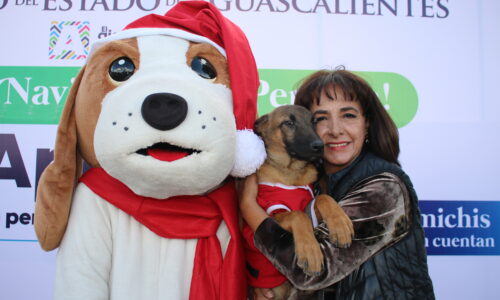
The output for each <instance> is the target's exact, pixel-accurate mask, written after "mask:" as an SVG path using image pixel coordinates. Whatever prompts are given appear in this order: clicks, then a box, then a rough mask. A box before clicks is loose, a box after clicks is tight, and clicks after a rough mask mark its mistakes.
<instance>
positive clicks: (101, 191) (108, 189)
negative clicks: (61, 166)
mask: <svg viewBox="0 0 500 300" xmlns="http://www.w3.org/2000/svg"><path fill="white" fill-rule="evenodd" d="M144 180H147V179H144ZM80 181H81V182H83V183H84V184H85V185H86V186H88V187H89V188H90V189H91V190H92V191H93V192H94V193H96V194H97V195H99V196H100V197H101V198H103V199H105V200H106V201H108V202H109V203H111V204H113V205H114V206H116V207H117V208H119V209H121V210H123V211H124V212H126V213H127V214H129V215H131V216H133V217H134V218H135V219H136V220H137V221H139V222H140V223H141V224H143V225H144V226H146V227H147V228H149V229H150V230H151V231H153V232H154V233H156V234H158V235H159V236H162V237H166V238H175V239H193V238H196V239H199V240H198V243H197V245H196V255H195V258H194V267H193V276H192V278H191V288H190V292H189V299H190V300H199V299H208V300H219V299H221V300H222V299H224V300H240V299H241V300H243V299H246V289H247V286H246V281H245V271H244V267H245V258H244V253H243V247H242V244H241V236H240V230H239V226H238V215H237V211H238V210H237V196H236V191H235V188H234V182H233V181H229V182H227V183H226V184H224V185H223V186H222V187H220V188H218V189H216V190H215V191H213V192H211V193H209V194H208V195H203V196H176V197H170V198H168V199H165V200H158V199H154V198H149V197H143V196H139V195H137V194H135V193H134V192H132V190H130V189H129V188H128V187H127V186H126V185H124V184H123V183H121V182H120V181H118V180H116V179H115V178H113V177H111V176H110V175H109V174H108V173H106V172H105V171H104V170H103V169H102V168H92V169H90V170H88V171H87V172H86V173H85V174H84V175H83V176H82V177H81V178H80ZM222 220H224V222H225V223H226V225H227V227H228V229H229V233H230V235H231V240H230V242H229V245H228V248H227V251H226V255H225V257H224V259H222V250H221V247H220V243H219V240H218V238H217V236H216V231H217V229H218V228H219V225H220V222H221V221H222Z"/></svg>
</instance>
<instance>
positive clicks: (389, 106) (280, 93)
mask: <svg viewBox="0 0 500 300" xmlns="http://www.w3.org/2000/svg"><path fill="white" fill-rule="evenodd" d="M313 72H314V71H312V70H271V69H261V70H259V76H260V88H259V94H258V95H259V100H258V109H259V115H263V114H266V113H268V112H270V111H272V110H273V109H274V108H276V107H278V106H281V105H286V104H293V102H294V100H295V93H296V90H297V88H298V86H299V83H300V81H301V80H302V79H304V78H305V77H306V76H308V75H310V74H311V73H313ZM354 73H356V74H357V75H359V76H361V77H363V78H364V79H365V80H366V81H367V82H368V84H370V86H371V87H372V88H373V90H374V91H375V93H377V95H378V97H379V99H380V101H381V102H382V104H383V105H384V107H385V109H386V110H387V112H388V113H389V115H390V116H391V117H392V119H393V120H394V123H396V126H397V127H398V128H401V127H404V126H406V125H407V124H408V123H410V122H411V121H412V120H413V118H414V117H415V115H416V114H417V110H418V96H417V91H416V89H415V87H414V86H413V84H412V83H411V82H410V81H409V80H408V79H407V78H405V77H404V76H402V75H400V74H396V73H391V72H354Z"/></svg>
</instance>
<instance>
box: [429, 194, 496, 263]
mask: <svg viewBox="0 0 500 300" xmlns="http://www.w3.org/2000/svg"><path fill="white" fill-rule="evenodd" d="M419 206H420V212H421V214H422V218H421V222H422V226H423V227H424V230H425V244H426V248H427V254H428V255H500V247H499V245H498V243H499V242H500V201H420V202H419Z"/></svg>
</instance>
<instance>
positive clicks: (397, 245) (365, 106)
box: [241, 70, 434, 300]
mask: <svg viewBox="0 0 500 300" xmlns="http://www.w3.org/2000/svg"><path fill="white" fill-rule="evenodd" d="M295 104H297V105H301V106H304V107H306V108H308V109H309V110H310V111H311V112H312V113H313V116H314V118H313V122H314V126H315V130H316V132H317V134H318V135H319V136H320V137H321V139H322V140H323V142H324V144H325V148H324V154H323V170H324V172H325V174H326V175H325V176H327V183H328V193H329V195H331V196H332V197H333V198H334V199H335V200H336V201H337V202H338V203H339V204H340V205H341V206H342V207H343V209H344V210H345V211H346V213H347V214H348V215H349V217H350V218H351V219H352V221H353V224H354V228H355V232H356V234H355V237H354V239H353V242H352V244H351V246H350V247H348V248H345V249H340V248H337V247H335V245H333V244H332V243H331V241H330V239H329V236H328V230H327V228H326V226H325V224H321V225H320V226H318V227H317V228H316V229H315V233H316V236H317V239H318V242H319V243H320V245H321V248H322V251H323V254H324V256H325V261H324V268H323V270H322V272H320V273H319V274H317V275H316V276H307V275H306V274H304V272H303V271H302V269H301V268H300V267H298V266H297V264H296V259H295V254H294V244H293V237H292V236H291V234H290V233H288V232H287V231H285V230H284V229H282V228H281V227H280V226H279V225H278V223H276V221H274V220H273V219H272V218H269V217H268V216H267V215H266V214H265V212H264V211H263V210H262V209H260V208H259V206H258V205H256V203H255V201H254V200H253V199H254V194H256V188H255V182H254V181H255V178H254V177H251V178H249V179H248V180H247V181H246V182H245V188H244V194H243V195H244V196H243V197H242V200H241V210H242V214H243V217H244V218H245V220H246V221H247V223H248V224H249V225H250V227H251V228H252V229H254V230H255V245H256V246H257V248H259V250H261V251H262V252H263V253H264V254H265V255H266V256H267V257H268V258H269V259H270V260H271V261H272V262H273V264H274V265H275V266H276V267H277V268H278V269H279V270H280V271H281V272H282V273H283V274H284V275H285V276H286V277H287V278H288V279H289V280H290V281H291V283H292V284H293V285H294V286H295V287H297V288H298V289H299V290H309V291H311V290H314V291H318V292H317V293H316V294H318V296H319V297H320V299H398V300H404V299H434V292H433V287H432V282H431V279H430V277H429V274H428V269H427V256H426V251H425V246H424V233H423V230H422V227H421V225H420V212H419V209H418V203H417V202H418V200H417V195H416V193H415V190H414V189H413V185H412V183H411V181H410V179H409V178H408V176H407V175H406V174H405V173H404V172H403V171H402V170H401V168H400V165H399V163H398V155H399V138H398V132H397V128H396V126H395V124H394V122H393V121H392V120H391V118H390V116H389V115H388V113H387V112H386V110H385V109H384V107H383V106H382V105H381V103H380V101H379V99H378V98H377V95H376V94H375V92H374V91H373V90H372V89H371V88H370V87H369V85H368V84H367V83H366V82H365V81H364V80H363V79H361V78H360V77H358V76H356V75H354V74H353V73H351V72H348V71H345V70H336V71H325V70H322V71H318V72H316V73H314V74H312V75H311V76H310V77H308V78H306V80H305V81H304V82H303V83H302V85H301V86H300V88H299V89H298V91H297V94H296V98H295ZM266 296H272V291H271V290H268V289H256V291H255V298H256V299H267V297H266ZM321 297H323V298H321ZM316 299H317V298H316Z"/></svg>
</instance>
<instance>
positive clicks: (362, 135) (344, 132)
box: [311, 91, 368, 173]
mask: <svg viewBox="0 0 500 300" xmlns="http://www.w3.org/2000/svg"><path fill="white" fill-rule="evenodd" d="M330 95H332V96H335V99H334V100H332V99H330V98H328V97H327V96H326V95H325V93H324V92H323V93H322V94H321V98H320V101H319V105H318V104H316V103H313V105H312V106H311V112H312V113H313V115H314V122H315V124H316V125H315V129H316V133H317V134H318V135H319V136H320V138H321V140H322V141H323V143H324V144H325V151H324V154H323V158H324V168H325V171H326V172H327V173H334V172H337V171H339V170H341V169H343V168H345V167H346V166H348V165H349V164H350V163H351V162H352V161H353V160H354V159H356V157H358V155H359V154H360V153H361V149H362V148H363V144H364V142H365V139H366V136H367V130H368V124H367V121H366V119H365V117H364V115H363V113H364V112H363V110H362V108H361V105H360V103H359V102H358V101H347V100H345V99H344V95H343V93H336V95H335V93H333V91H331V93H330Z"/></svg>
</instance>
